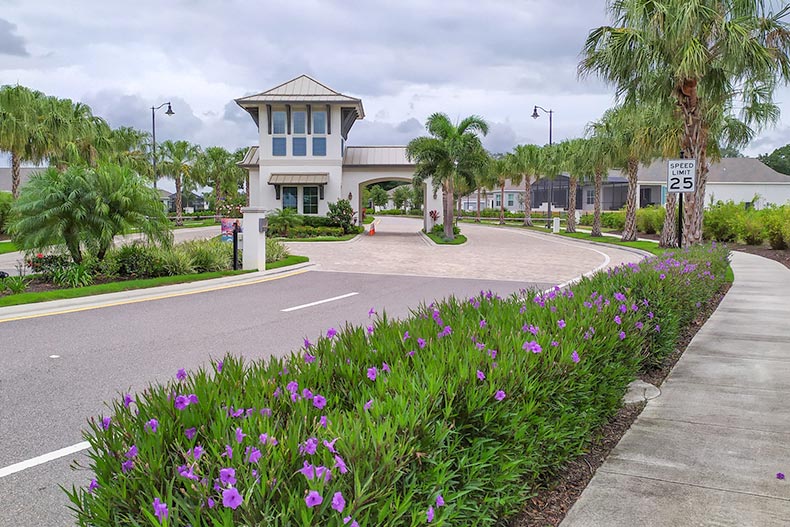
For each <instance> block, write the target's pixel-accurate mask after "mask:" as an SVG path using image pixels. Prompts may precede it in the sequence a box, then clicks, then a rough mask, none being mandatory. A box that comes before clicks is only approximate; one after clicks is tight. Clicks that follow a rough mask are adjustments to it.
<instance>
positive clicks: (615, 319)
mask: <svg viewBox="0 0 790 527" xmlns="http://www.w3.org/2000/svg"><path fill="white" fill-rule="evenodd" d="M614 321H615V323H616V324H617V325H618V326H619V325H620V324H622V323H623V321H622V320H621V319H620V315H615V317H614Z"/></svg>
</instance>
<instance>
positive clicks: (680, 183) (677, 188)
mask: <svg viewBox="0 0 790 527" xmlns="http://www.w3.org/2000/svg"><path fill="white" fill-rule="evenodd" d="M696 189H697V160H696V159H685V158H684V155H683V151H681V152H680V159H670V160H669V163H668V167H667V192H674V193H676V194H678V247H683V194H687V193H689V192H694V191H695V190H696Z"/></svg>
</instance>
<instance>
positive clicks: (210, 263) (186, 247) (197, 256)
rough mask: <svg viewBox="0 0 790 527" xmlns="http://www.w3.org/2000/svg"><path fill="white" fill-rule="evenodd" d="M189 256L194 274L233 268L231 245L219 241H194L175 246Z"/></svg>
mask: <svg viewBox="0 0 790 527" xmlns="http://www.w3.org/2000/svg"><path fill="white" fill-rule="evenodd" d="M175 247H176V249H180V250H182V251H184V252H186V254H187V255H189V258H190V260H191V262H192V267H193V268H194V272H196V273H211V272H214V271H225V270H228V269H230V268H231V267H232V266H233V244H232V243H228V242H222V241H220V240H194V241H189V242H184V243H180V244H178V245H176V246H175Z"/></svg>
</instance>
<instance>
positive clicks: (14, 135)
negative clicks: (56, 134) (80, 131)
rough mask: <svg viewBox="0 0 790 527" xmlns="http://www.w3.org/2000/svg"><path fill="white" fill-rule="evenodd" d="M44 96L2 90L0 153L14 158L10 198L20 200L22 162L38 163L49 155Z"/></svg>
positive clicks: (16, 88)
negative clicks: (43, 123) (44, 120)
mask: <svg viewBox="0 0 790 527" xmlns="http://www.w3.org/2000/svg"><path fill="white" fill-rule="evenodd" d="M44 98H45V95H44V94H43V93H41V92H38V91H33V90H30V89H28V88H25V87H24V86H19V85H17V86H3V87H2V88H0V150H2V151H4V152H8V153H10V154H11V194H12V195H13V196H14V198H17V197H19V185H20V181H21V177H20V167H21V164H22V162H25V161H31V162H34V163H38V162H40V161H42V160H43V159H44V157H45V156H46V153H47V147H48V144H47V143H48V138H47V134H46V133H44V128H43V126H42V123H41V113H42V112H41V107H42V105H43V100H44Z"/></svg>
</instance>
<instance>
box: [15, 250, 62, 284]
mask: <svg viewBox="0 0 790 527" xmlns="http://www.w3.org/2000/svg"><path fill="white" fill-rule="evenodd" d="M25 261H26V262H27V266H28V267H30V269H31V270H32V271H33V272H34V273H37V274H41V275H42V276H43V278H45V279H47V278H50V277H52V276H53V275H54V274H55V272H56V271H58V270H60V269H63V268H65V267H68V266H69V264H70V263H71V260H70V258H69V257H68V256H66V255H64V254H44V253H36V254H34V255H33V254H31V255H29V256H28V257H27V258H26V259H25Z"/></svg>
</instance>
